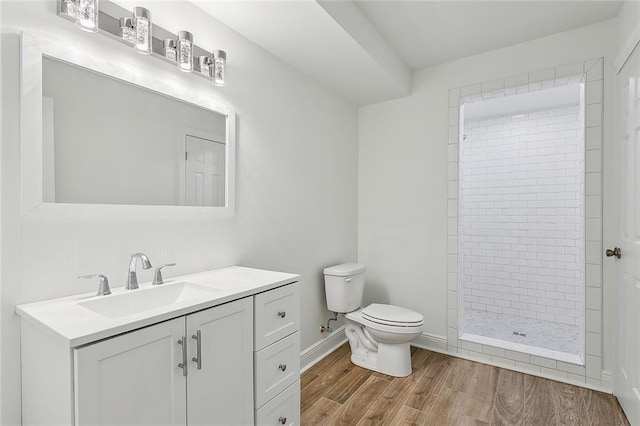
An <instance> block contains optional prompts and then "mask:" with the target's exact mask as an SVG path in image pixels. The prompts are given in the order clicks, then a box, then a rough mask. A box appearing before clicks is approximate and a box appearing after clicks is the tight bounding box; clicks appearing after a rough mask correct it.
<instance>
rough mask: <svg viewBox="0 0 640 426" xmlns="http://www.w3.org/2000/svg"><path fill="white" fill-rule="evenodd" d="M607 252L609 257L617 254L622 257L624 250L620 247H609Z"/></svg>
mask: <svg viewBox="0 0 640 426" xmlns="http://www.w3.org/2000/svg"><path fill="white" fill-rule="evenodd" d="M606 254H607V257H611V256H615V257H617V258H618V259H620V256H622V251H621V250H620V247H614V248H613V250H611V249H607V251H606Z"/></svg>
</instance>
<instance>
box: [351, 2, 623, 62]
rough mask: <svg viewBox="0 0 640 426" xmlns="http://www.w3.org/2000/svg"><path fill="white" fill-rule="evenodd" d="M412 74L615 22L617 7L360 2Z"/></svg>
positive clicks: (601, 4) (619, 4) (597, 4)
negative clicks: (465, 58) (569, 31)
mask: <svg viewBox="0 0 640 426" xmlns="http://www.w3.org/2000/svg"><path fill="white" fill-rule="evenodd" d="M355 3H356V5H357V6H358V8H359V9H360V10H361V11H362V12H363V13H364V15H365V16H366V17H367V18H368V19H369V20H370V21H371V22H372V23H373V26H374V27H375V28H376V29H377V30H378V32H379V33H380V35H381V36H382V37H383V38H384V39H385V40H386V41H387V43H388V44H389V46H391V48H392V49H393V50H394V51H395V52H396V53H397V54H398V56H400V58H401V59H402V61H403V62H404V63H405V64H406V65H407V66H408V67H409V68H410V69H411V70H416V69H420V68H425V67H428V66H431V65H435V64H440V63H443V62H447V61H451V60H453V59H458V58H463V57H465V56H471V55H475V54H478V53H482V52H487V51H489V50H494V49H499V48H501V47H506V46H510V45H513V44H518V43H522V42H525V41H529V40H534V39H536V38H540V37H544V36H548V35H551V34H555V33H559V32H562V31H567V30H571V29H574V28H578V27H582V26H585V25H589V24H594V23H596V22H600V21H604V20H607V19H611V18H615V17H616V16H617V15H618V12H619V11H620V8H621V7H622V2H619V1H356V2H355Z"/></svg>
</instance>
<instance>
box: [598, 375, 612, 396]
mask: <svg viewBox="0 0 640 426" xmlns="http://www.w3.org/2000/svg"><path fill="white" fill-rule="evenodd" d="M601 381H602V387H603V388H604V389H610V390H608V391H606V392H608V393H613V385H614V379H613V373H612V372H611V371H609V370H602V375H601Z"/></svg>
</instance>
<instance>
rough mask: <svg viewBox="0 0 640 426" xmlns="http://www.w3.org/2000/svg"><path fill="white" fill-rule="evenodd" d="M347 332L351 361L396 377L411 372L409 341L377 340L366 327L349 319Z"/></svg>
mask: <svg viewBox="0 0 640 426" xmlns="http://www.w3.org/2000/svg"><path fill="white" fill-rule="evenodd" d="M345 334H346V335H347V339H348V340H349V346H351V362H353V363H354V364H355V365H357V366H359V367H362V368H366V369H368V370H373V371H377V372H378V373H382V374H387V375H389V376H394V377H406V376H409V375H410V374H411V348H410V346H409V342H403V343H380V342H377V341H375V340H374V339H373V338H372V336H371V335H370V334H369V332H368V330H366V328H364V327H362V326H361V325H359V324H357V323H354V322H353V321H350V320H348V319H347V321H346V325H345Z"/></svg>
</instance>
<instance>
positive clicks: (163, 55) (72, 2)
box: [0, 0, 227, 86]
mask: <svg viewBox="0 0 640 426" xmlns="http://www.w3.org/2000/svg"><path fill="white" fill-rule="evenodd" d="M0 1H2V0H0ZM99 2H100V4H102V9H100V8H99ZM57 3H58V15H59V16H61V17H63V18H66V19H68V20H71V21H74V22H75V23H76V25H77V26H78V27H79V28H81V29H82V30H84V31H89V32H98V31H100V33H101V34H103V35H107V36H109V37H110V38H111V39H115V40H120V41H121V42H125V43H127V44H128V45H130V46H131V45H133V48H134V50H135V51H136V52H138V53H142V54H144V55H152V56H155V57H156V58H160V59H162V60H164V61H167V62H172V63H174V64H176V65H177V67H178V69H179V70H180V71H184V72H193V71H194V69H195V70H196V72H195V73H194V74H196V75H200V76H202V77H205V78H207V79H209V80H213V82H214V84H215V85H216V86H224V85H225V71H226V70H225V68H226V63H227V54H226V52H225V51H224V50H214V51H213V52H212V53H209V52H210V51H206V50H204V49H202V48H201V47H199V46H196V45H195V44H193V34H191V33H190V32H189V31H179V32H178V34H172V33H171V32H170V31H167V30H165V29H164V28H162V27H160V26H158V25H156V24H153V23H152V22H151V11H150V10H149V9H146V8H144V7H135V8H133V12H130V11H128V10H127V9H125V8H123V7H121V6H118V5H116V4H115V3H113V2H112V1H110V0H57ZM100 15H102V17H101V22H103V23H102V26H99V22H98V17H99V16H100ZM154 35H155V37H156V38H155V41H154ZM154 45H155V49H156V50H155V51H154ZM160 46H162V50H160Z"/></svg>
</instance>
